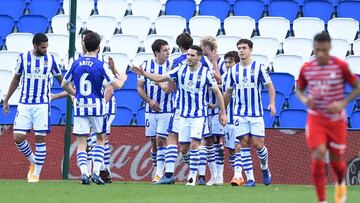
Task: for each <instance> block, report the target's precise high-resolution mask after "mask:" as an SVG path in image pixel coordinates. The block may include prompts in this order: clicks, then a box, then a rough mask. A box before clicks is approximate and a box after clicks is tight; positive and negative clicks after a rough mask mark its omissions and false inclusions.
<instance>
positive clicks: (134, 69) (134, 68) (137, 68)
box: [131, 65, 144, 75]
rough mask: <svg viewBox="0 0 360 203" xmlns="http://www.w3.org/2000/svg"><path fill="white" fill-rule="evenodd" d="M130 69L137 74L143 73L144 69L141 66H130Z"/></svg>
mask: <svg viewBox="0 0 360 203" xmlns="http://www.w3.org/2000/svg"><path fill="white" fill-rule="evenodd" d="M131 71H132V72H134V73H136V74H137V75H144V70H143V69H142V68H141V67H136V66H134V65H133V66H132V67H131Z"/></svg>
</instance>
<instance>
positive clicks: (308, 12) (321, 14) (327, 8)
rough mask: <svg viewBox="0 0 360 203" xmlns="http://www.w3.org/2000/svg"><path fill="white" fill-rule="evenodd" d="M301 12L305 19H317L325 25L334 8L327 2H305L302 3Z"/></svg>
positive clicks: (314, 0) (325, 0) (320, 0)
mask: <svg viewBox="0 0 360 203" xmlns="http://www.w3.org/2000/svg"><path fill="white" fill-rule="evenodd" d="M303 11H304V16H305V17H317V18H320V19H321V20H323V21H324V22H325V23H327V22H328V21H329V20H330V18H331V16H332V13H333V11H334V7H333V5H332V3H331V2H329V1H327V0H307V1H305V3H304V8H303Z"/></svg>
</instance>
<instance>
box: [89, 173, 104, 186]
mask: <svg viewBox="0 0 360 203" xmlns="http://www.w3.org/2000/svg"><path fill="white" fill-rule="evenodd" d="M91 180H92V182H93V183H96V184H97V185H105V182H104V181H103V180H102V179H101V178H100V176H98V175H96V174H95V173H94V174H93V175H92V177H91Z"/></svg>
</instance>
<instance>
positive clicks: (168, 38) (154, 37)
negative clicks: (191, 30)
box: [144, 34, 175, 53]
mask: <svg viewBox="0 0 360 203" xmlns="http://www.w3.org/2000/svg"><path fill="white" fill-rule="evenodd" d="M157 39H162V40H165V41H167V43H168V44H169V47H170V53H171V52H172V50H173V47H174V44H175V40H174V38H172V37H171V36H167V35H157V34H151V35H148V36H147V37H146V39H145V41H144V46H145V52H147V53H153V51H152V48H151V45H152V44H153V43H154V42H155V40H157Z"/></svg>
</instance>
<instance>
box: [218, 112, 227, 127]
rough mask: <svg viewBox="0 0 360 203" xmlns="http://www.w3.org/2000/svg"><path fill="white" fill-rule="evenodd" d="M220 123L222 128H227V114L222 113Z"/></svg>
mask: <svg viewBox="0 0 360 203" xmlns="http://www.w3.org/2000/svg"><path fill="white" fill-rule="evenodd" d="M219 121H220V124H221V125H222V126H225V125H226V124H227V115H226V113H225V112H223V111H220V114H219Z"/></svg>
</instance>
